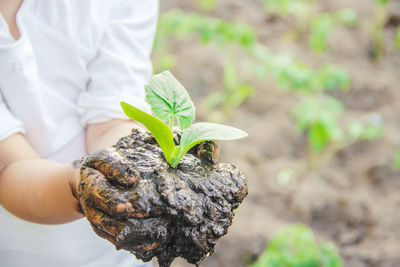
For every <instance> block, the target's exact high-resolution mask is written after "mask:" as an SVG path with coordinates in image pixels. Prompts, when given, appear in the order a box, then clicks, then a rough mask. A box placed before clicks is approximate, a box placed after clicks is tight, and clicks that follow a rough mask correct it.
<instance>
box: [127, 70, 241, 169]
mask: <svg viewBox="0 0 400 267" xmlns="http://www.w3.org/2000/svg"><path fill="white" fill-rule="evenodd" d="M145 90H146V99H147V102H148V103H149V104H150V106H151V109H152V111H153V112H154V113H155V115H156V116H157V117H158V118H157V117H155V116H152V115H150V114H148V113H146V112H144V111H142V110H140V109H137V108H135V107H133V106H131V105H129V104H127V103H125V102H121V106H122V109H123V110H124V112H125V114H126V115H127V116H128V117H130V118H131V119H133V120H136V121H138V122H140V123H142V124H143V125H144V126H145V127H146V128H147V129H148V130H149V131H150V132H151V133H152V134H153V136H154V138H155V140H156V141H157V143H158V144H159V146H160V148H161V150H162V151H163V153H164V157H165V159H166V161H167V162H168V163H169V165H170V166H171V167H173V168H175V167H176V166H177V165H178V163H179V161H180V160H181V158H182V157H183V155H185V154H186V152H188V151H189V150H190V149H191V148H192V147H193V146H195V145H197V144H199V143H201V142H204V141H210V140H234V139H239V138H243V137H246V136H247V134H246V133H245V132H243V131H242V130H239V129H237V128H234V127H230V126H226V125H222V124H215V123H205V122H200V123H195V124H192V123H193V121H194V119H195V107H194V105H193V102H192V100H191V99H190V96H189V94H188V93H187V91H186V90H185V88H184V87H183V86H182V85H181V84H180V83H179V81H178V80H176V79H175V77H174V76H172V74H171V73H170V72H169V71H165V72H162V73H160V74H157V75H153V77H152V79H151V80H150V83H149V84H148V85H146V86H145ZM175 119H177V121H178V126H179V128H180V130H181V131H182V135H181V137H180V140H179V145H175V142H174V136H173V133H172V129H173V127H174V122H175ZM165 122H169V126H167V124H165Z"/></svg>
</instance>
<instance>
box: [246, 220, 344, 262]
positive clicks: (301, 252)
mask: <svg viewBox="0 0 400 267" xmlns="http://www.w3.org/2000/svg"><path fill="white" fill-rule="evenodd" d="M341 266H342V259H341V257H340V255H339V253H338V252H337V250H336V248H335V246H334V245H333V244H331V243H323V244H320V245H319V244H317V242H316V241H315V237H314V234H313V232H312V231H311V229H310V228H308V227H306V226H304V225H301V224H297V225H293V226H287V227H285V228H283V229H282V230H281V231H279V232H278V234H277V235H276V236H275V237H274V238H272V240H271V241H270V242H269V243H268V245H267V247H266V249H265V251H264V253H263V254H261V256H260V257H259V258H258V259H257V261H256V262H255V263H253V264H251V265H250V267H341Z"/></svg>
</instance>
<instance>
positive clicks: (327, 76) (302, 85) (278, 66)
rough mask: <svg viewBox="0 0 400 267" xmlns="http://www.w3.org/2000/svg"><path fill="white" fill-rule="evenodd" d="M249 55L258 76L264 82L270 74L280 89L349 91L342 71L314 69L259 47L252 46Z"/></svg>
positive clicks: (329, 68) (306, 91)
mask: <svg viewBox="0 0 400 267" xmlns="http://www.w3.org/2000/svg"><path fill="white" fill-rule="evenodd" d="M251 53H252V57H253V59H254V62H255V63H254V64H256V66H254V67H253V68H254V70H255V72H256V73H257V75H258V77H260V78H261V79H265V77H266V76H267V75H272V76H273V77H274V78H275V80H276V82H277V84H278V85H279V87H280V88H281V89H283V90H289V91H293V92H297V93H304V94H311V93H318V92H323V91H325V90H336V89H340V90H347V89H349V88H350V84H351V82H350V77H349V75H348V73H347V72H346V71H345V70H343V69H342V68H339V67H336V66H333V65H329V64H326V65H324V66H322V67H321V68H320V69H313V68H311V67H310V66H309V65H307V64H305V63H302V62H299V61H296V60H294V59H293V58H292V57H290V56H288V55H284V54H276V53H271V52H270V51H269V50H268V48H267V47H265V46H263V45H260V44H257V45H255V46H254V47H253V49H252V51H251Z"/></svg>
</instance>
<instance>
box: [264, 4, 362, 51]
mask: <svg viewBox="0 0 400 267" xmlns="http://www.w3.org/2000/svg"><path fill="white" fill-rule="evenodd" d="M264 6H265V9H266V11H267V13H273V14H278V15H280V16H282V17H286V16H293V17H294V18H295V29H294V31H292V32H290V33H289V34H286V35H287V36H291V38H290V39H298V37H299V36H301V35H304V34H308V35H309V37H308V40H309V45H310V48H311V49H312V50H313V51H314V52H317V53H323V52H325V51H326V47H327V44H326V43H327V39H328V35H329V33H330V32H331V31H332V29H333V28H334V27H337V26H347V27H354V26H356V24H357V16H356V14H355V13H354V11H353V10H351V9H349V8H346V9H342V10H339V11H336V12H322V13H317V12H316V10H315V1H314V0H264Z"/></svg>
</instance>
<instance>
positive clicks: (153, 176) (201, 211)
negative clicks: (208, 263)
mask: <svg viewBox="0 0 400 267" xmlns="http://www.w3.org/2000/svg"><path fill="white" fill-rule="evenodd" d="M178 139H179V134H178V135H177V134H176V140H178ZM204 147H205V146H201V149H204ZM195 150H196V149H194V150H193V149H192V150H191V152H193V153H189V154H187V155H185V156H184V157H183V158H182V160H181V162H180V163H179V164H178V166H177V167H176V168H171V167H170V166H169V165H168V163H167V162H166V161H165V159H164V156H163V153H162V151H161V149H160V147H159V146H158V144H157V143H156V142H155V140H154V138H153V137H152V136H151V135H150V134H149V133H142V132H139V131H138V130H133V132H132V135H131V136H128V137H124V138H121V139H120V140H119V141H118V143H117V144H116V145H115V146H114V147H113V149H111V150H109V151H106V152H104V151H103V152H98V153H97V154H94V155H91V156H89V157H88V158H87V159H86V160H84V162H83V163H82V165H81V173H82V174H83V175H82V182H81V184H80V186H81V192H83V193H82V194H81V197H80V198H81V204H83V210H85V208H88V207H89V208H90V207H95V206H96V203H94V201H95V200H93V198H92V197H90V193H88V195H87V196H85V192H88V191H85V187H86V186H89V184H88V183H90V181H89V182H88V181H86V180H87V175H85V171H82V170H87V169H99V168H100V169H103V170H111V169H113V170H114V175H115V177H114V178H115V179H111V181H113V180H114V181H117V182H115V183H114V184H112V183H113V182H111V185H112V186H111V187H110V188H106V187H105V188H103V189H101V190H98V191H97V192H98V194H100V195H101V197H102V198H103V199H106V200H107V201H108V203H110V204H113V203H114V204H117V203H118V202H121V201H122V202H123V203H124V202H125V204H128V207H129V208H130V210H131V212H130V214H129V215H128V216H125V217H121V218H118V216H115V214H114V216H113V218H115V217H117V218H118V222H117V223H114V224H115V225H113V226H115V229H116V238H115V240H113V241H114V242H113V243H114V244H115V245H116V247H117V249H125V250H128V251H130V252H131V253H133V254H134V255H135V256H136V257H137V258H138V259H141V260H143V261H150V260H151V259H152V258H153V257H157V259H158V262H159V264H160V266H163V267H167V266H169V265H170V264H171V262H172V261H173V260H174V259H175V258H176V257H183V258H185V259H186V260H187V261H188V262H189V263H192V264H196V265H199V264H200V263H201V262H202V260H203V259H204V258H206V257H207V256H208V255H210V254H211V253H212V252H213V251H214V246H215V244H216V241H217V240H218V239H219V238H220V237H222V236H223V235H225V234H226V233H227V231H228V227H229V226H230V225H231V224H232V219H233V217H234V209H236V208H237V207H238V206H239V204H240V203H241V202H242V201H243V199H244V198H245V197H246V195H247V182H246V178H245V177H244V176H243V174H242V173H241V172H240V171H239V170H238V169H237V168H236V167H235V166H234V165H232V164H226V163H215V162H213V161H210V160H204V159H201V158H199V157H198V155H201V154H202V153H196V152H197V151H195ZM203 154H204V153H203ZM109 167H113V168H109ZM115 170H117V171H115ZM132 174H135V175H134V176H132ZM127 175H128V176H130V177H137V181H135V183H134V184H133V186H131V187H129V188H126V187H124V186H123V185H124V184H123V183H124V182H123V181H122V179H121V177H127ZM117 176H118V177H117ZM85 179H86V180H85ZM118 181H119V182H118ZM116 190H117V191H118V190H120V191H119V196H120V197H119V198H118V199H115V197H112V194H114V193H115V192H116ZM111 215H113V214H109V215H108V216H110V217H108V218H111ZM105 217H107V216H105ZM109 221H110V223H112V222H111V220H109ZM103 223H104V221H103ZM94 230H95V231H96V233H98V234H99V235H100V236H102V237H104V238H107V239H109V240H110V238H109V237H108V236H106V235H104V234H101V233H100V232H99V229H97V228H96V227H95V226H94Z"/></svg>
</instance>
